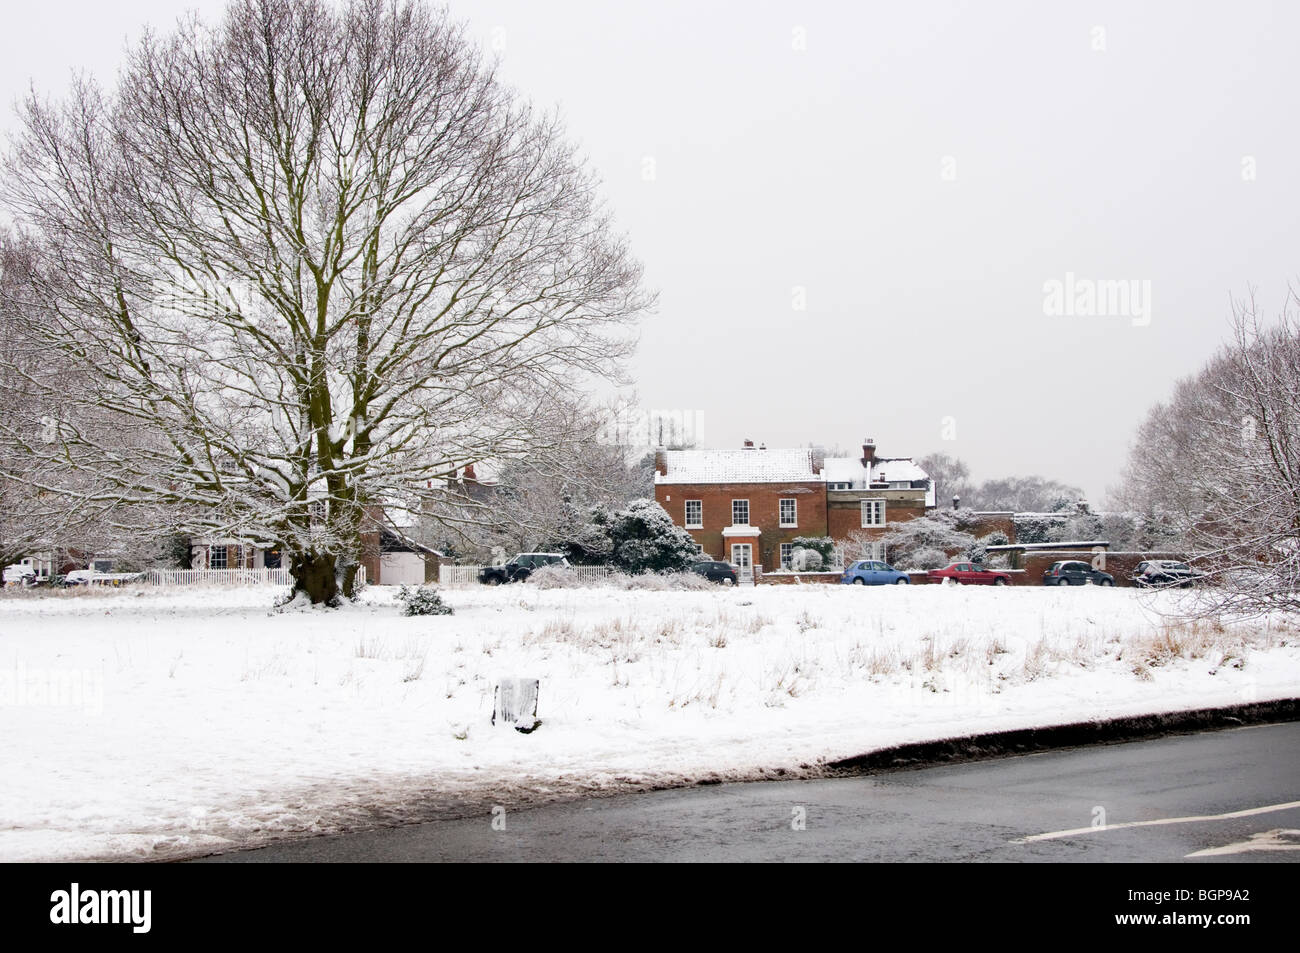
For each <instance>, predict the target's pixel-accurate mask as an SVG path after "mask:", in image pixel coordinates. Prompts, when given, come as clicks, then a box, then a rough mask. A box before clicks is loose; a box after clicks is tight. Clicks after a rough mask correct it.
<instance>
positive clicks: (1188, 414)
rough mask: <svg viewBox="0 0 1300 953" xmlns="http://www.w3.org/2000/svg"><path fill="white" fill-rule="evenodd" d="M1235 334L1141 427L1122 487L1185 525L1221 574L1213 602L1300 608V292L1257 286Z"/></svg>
mask: <svg viewBox="0 0 1300 953" xmlns="http://www.w3.org/2000/svg"><path fill="white" fill-rule="evenodd" d="M1230 326H1231V339H1230V341H1229V342H1228V343H1227V344H1226V345H1225V346H1224V347H1223V348H1222V349H1220V351H1219V352H1218V353H1217V354H1216V355H1215V356H1214V357H1213V358H1212V359H1211V360H1210V361H1209V362H1207V363H1206V365H1205V366H1204V367H1203V368H1202V369H1201V371H1200V372H1199V373H1197V374H1195V375H1194V376H1192V377H1188V378H1186V379H1184V380H1182V381H1180V382H1179V383H1178V384H1177V386H1176V387H1175V388H1174V392H1173V395H1172V396H1171V398H1170V399H1169V400H1168V401H1166V402H1163V403H1161V404H1158V405H1156V406H1155V407H1154V408H1152V410H1151V411H1150V413H1149V414H1148V415H1147V418H1146V420H1145V421H1144V422H1143V423H1142V425H1141V426H1140V427H1139V429H1138V432H1137V435H1136V438H1135V440H1134V444H1133V448H1132V451H1131V454H1130V458H1129V466H1128V469H1127V471H1126V472H1125V475H1124V481H1123V483H1122V485H1121V487H1120V490H1119V491H1118V493H1117V495H1118V496H1119V498H1120V501H1121V503H1123V504H1124V505H1125V506H1126V508H1128V509H1129V510H1130V511H1132V512H1136V513H1139V514H1143V515H1144V518H1147V519H1150V520H1151V521H1153V522H1155V523H1156V524H1157V525H1158V526H1160V527H1162V528H1164V529H1166V530H1172V531H1174V532H1177V533H1178V534H1180V535H1181V536H1182V538H1183V539H1184V541H1185V543H1186V545H1187V547H1188V548H1189V549H1190V550H1191V551H1193V552H1198V553H1200V554H1202V558H1201V560H1200V563H1201V564H1202V565H1203V567H1204V568H1205V569H1207V570H1209V571H1211V572H1212V574H1213V575H1214V578H1215V581H1216V583H1217V584H1216V585H1215V586H1213V587H1210V588H1208V589H1206V590H1205V595H1206V604H1207V605H1208V606H1209V608H1210V609H1211V610H1213V611H1219V610H1222V609H1229V610H1233V611H1245V612H1264V611H1269V610H1274V609H1280V610H1284V611H1289V612H1297V611H1300V298H1298V297H1297V296H1296V294H1295V292H1294V291H1292V292H1289V293H1288V295H1287V297H1286V299H1285V302H1284V304H1283V307H1282V309H1281V312H1280V314H1279V316H1278V318H1277V320H1276V321H1273V322H1269V321H1267V320H1266V319H1264V318H1261V316H1260V308H1259V306H1258V305H1257V303H1256V301H1255V298H1254V295H1253V294H1252V295H1250V296H1249V297H1247V298H1246V299H1245V300H1241V301H1234V302H1233V304H1232V319H1231V325H1230Z"/></svg>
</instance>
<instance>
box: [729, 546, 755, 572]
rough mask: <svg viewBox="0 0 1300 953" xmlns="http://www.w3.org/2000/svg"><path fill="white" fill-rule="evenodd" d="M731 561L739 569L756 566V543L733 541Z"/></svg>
mask: <svg viewBox="0 0 1300 953" xmlns="http://www.w3.org/2000/svg"><path fill="white" fill-rule="evenodd" d="M731 563H732V565H734V566H735V567H736V568H737V569H752V568H753V566H754V544H753V543H732V544H731Z"/></svg>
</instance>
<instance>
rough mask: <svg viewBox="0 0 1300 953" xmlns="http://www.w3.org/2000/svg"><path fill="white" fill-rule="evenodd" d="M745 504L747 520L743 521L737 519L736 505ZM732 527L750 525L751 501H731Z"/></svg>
mask: <svg viewBox="0 0 1300 953" xmlns="http://www.w3.org/2000/svg"><path fill="white" fill-rule="evenodd" d="M737 503H743V504H744V506H745V519H744V520H743V521H741V520H737V519H736V504H737ZM731 525H732V526H748V525H749V500H732V501H731Z"/></svg>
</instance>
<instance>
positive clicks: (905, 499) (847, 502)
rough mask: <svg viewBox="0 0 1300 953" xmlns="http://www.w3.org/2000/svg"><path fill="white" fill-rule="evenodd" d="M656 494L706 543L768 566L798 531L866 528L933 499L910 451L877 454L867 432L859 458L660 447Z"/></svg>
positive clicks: (718, 554)
mask: <svg viewBox="0 0 1300 953" xmlns="http://www.w3.org/2000/svg"><path fill="white" fill-rule="evenodd" d="M655 500H656V501H657V502H658V503H659V505H660V506H662V507H663V508H664V509H665V510H666V511H667V512H668V514H669V516H671V517H672V519H673V522H674V523H676V524H677V525H678V526H681V527H683V528H684V529H686V530H687V531H688V532H689V533H690V534H691V536H692V537H693V538H694V540H695V542H696V543H697V544H699V546H700V549H701V550H702V551H703V552H705V553H707V554H708V555H710V556H712V557H714V558H720V559H725V560H727V561H728V562H731V563H734V564H735V565H737V566H740V567H742V568H745V567H749V566H764V567H767V568H768V571H772V570H774V569H776V568H777V567H786V566H789V563H790V553H791V550H792V549H793V544H794V540H795V539H796V538H797V537H800V536H830V537H831V538H832V539H834V540H835V541H836V542H837V543H840V544H843V543H846V542H849V541H850V539H851V538H854V537H857V538H859V539H860V538H863V537H864V536H865V537H866V538H869V537H870V536H871V535H873V534H875V535H879V534H881V533H883V532H884V524H885V521H886V520H890V521H898V520H900V519H910V518H912V517H913V516H920V515H922V514H923V513H924V512H925V511H926V508H927V507H928V506H933V505H934V500H933V488H932V485H931V483H930V479H929V477H928V475H926V474H925V472H924V471H922V470H921V469H920V468H919V467H918V466H916V464H915V463H913V462H912V461H911V459H910V458H900V457H893V458H877V457H876V455H875V442H874V441H871V440H866V441H863V456H862V457H861V458H855V457H845V458H830V459H827V458H825V457H824V455H823V454H822V452H821V451H820V450H816V449H797V450H768V449H767V448H766V447H762V446H759V447H755V446H754V443H753V441H752V440H746V441H745V444H744V446H743V447H742V448H741V449H739V450H657V451H656V452H655ZM875 554H876V555H880V553H879V551H877V552H876V553H875Z"/></svg>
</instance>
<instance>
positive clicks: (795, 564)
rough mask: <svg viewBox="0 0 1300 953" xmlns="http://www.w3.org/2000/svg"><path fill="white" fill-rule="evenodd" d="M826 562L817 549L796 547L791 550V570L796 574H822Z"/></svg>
mask: <svg viewBox="0 0 1300 953" xmlns="http://www.w3.org/2000/svg"><path fill="white" fill-rule="evenodd" d="M825 564H826V561H825V560H824V559H822V554H821V553H819V552H817V550H815V549H804V548H803V547H802V546H796V547H794V548H793V549H791V550H790V568H791V569H793V570H794V571H795V572H820V571H821V569H822V567H823V566H824V565H825Z"/></svg>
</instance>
